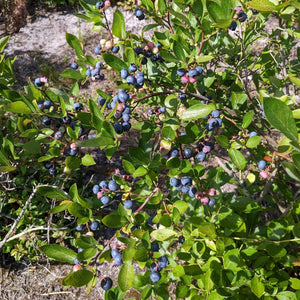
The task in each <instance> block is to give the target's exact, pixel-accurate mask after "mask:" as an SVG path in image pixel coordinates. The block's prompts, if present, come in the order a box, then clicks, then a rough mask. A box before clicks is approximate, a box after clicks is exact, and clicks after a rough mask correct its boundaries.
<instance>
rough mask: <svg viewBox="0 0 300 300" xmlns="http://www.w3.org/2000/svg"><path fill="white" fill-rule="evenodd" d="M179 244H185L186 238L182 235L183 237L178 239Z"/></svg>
mask: <svg viewBox="0 0 300 300" xmlns="http://www.w3.org/2000/svg"><path fill="white" fill-rule="evenodd" d="M178 242H179V243H180V244H183V243H184V242H185V238H184V236H183V235H181V236H180V237H179V238H178Z"/></svg>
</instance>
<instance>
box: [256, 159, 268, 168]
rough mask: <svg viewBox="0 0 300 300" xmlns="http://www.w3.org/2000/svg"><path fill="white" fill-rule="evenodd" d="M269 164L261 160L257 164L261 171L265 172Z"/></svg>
mask: <svg viewBox="0 0 300 300" xmlns="http://www.w3.org/2000/svg"><path fill="white" fill-rule="evenodd" d="M266 165H267V163H266V161H265V160H260V161H259V162H258V163H257V166H258V168H259V169H260V170H263V169H264V168H265V167H266Z"/></svg>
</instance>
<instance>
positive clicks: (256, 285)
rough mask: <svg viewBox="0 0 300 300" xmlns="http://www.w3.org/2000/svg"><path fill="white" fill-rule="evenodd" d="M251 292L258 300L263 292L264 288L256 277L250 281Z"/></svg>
mask: <svg viewBox="0 0 300 300" xmlns="http://www.w3.org/2000/svg"><path fill="white" fill-rule="evenodd" d="M251 291H252V292H253V294H254V295H255V296H256V297H258V298H260V297H261V296H262V295H263V294H264V292H265V287H264V285H263V284H262V283H261V281H260V280H259V278H258V277H257V276H255V277H253V278H252V280H251Z"/></svg>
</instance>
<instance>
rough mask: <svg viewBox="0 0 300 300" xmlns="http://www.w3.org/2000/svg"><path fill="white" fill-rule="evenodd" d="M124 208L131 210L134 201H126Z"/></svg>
mask: <svg viewBox="0 0 300 300" xmlns="http://www.w3.org/2000/svg"><path fill="white" fill-rule="evenodd" d="M124 207H125V208H126V209H131V208H132V201H131V200H126V201H125V202H124Z"/></svg>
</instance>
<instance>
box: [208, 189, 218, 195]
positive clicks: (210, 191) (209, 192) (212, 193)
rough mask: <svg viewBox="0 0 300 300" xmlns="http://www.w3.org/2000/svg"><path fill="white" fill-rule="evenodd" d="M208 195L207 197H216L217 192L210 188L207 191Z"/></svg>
mask: <svg viewBox="0 0 300 300" xmlns="http://www.w3.org/2000/svg"><path fill="white" fill-rule="evenodd" d="M208 195H209V196H216V195H217V191H216V190H215V189H214V188H211V189H209V191H208Z"/></svg>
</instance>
